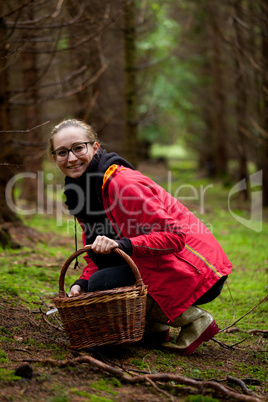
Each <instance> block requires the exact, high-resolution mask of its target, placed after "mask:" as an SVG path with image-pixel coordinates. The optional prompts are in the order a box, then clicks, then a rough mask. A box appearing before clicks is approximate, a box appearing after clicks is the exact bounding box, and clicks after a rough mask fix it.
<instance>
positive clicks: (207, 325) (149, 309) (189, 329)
mask: <svg viewBox="0 0 268 402" xmlns="http://www.w3.org/2000/svg"><path fill="white" fill-rule="evenodd" d="M146 318H147V320H151V321H155V322H158V323H162V324H167V323H168V324H169V325H170V326H171V327H174V328H179V327H181V331H180V333H179V336H178V338H177V340H176V344H173V343H171V342H164V343H163V344H162V346H164V347H165V348H167V349H169V350H172V351H176V352H178V353H180V354H182V355H185V356H186V355H189V354H190V353H192V352H193V351H194V350H195V349H196V348H198V346H199V345H200V344H201V343H202V342H204V341H206V342H207V341H209V340H210V339H211V338H213V336H214V335H216V334H217V333H218V332H219V328H218V326H217V325H216V323H215V320H214V318H213V316H212V315H211V314H209V313H208V312H207V311H205V310H202V309H201V308H199V307H196V306H191V307H189V308H188V309H187V310H185V311H184V312H183V313H182V314H181V315H180V316H179V317H178V318H176V320H174V321H172V322H169V320H168V318H167V316H166V315H165V314H164V312H163V311H162V309H161V308H160V306H159V305H158V304H157V303H156V302H155V301H154V300H153V299H150V298H149V299H148V300H147V304H146Z"/></svg>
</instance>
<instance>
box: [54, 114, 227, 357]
mask: <svg viewBox="0 0 268 402" xmlns="http://www.w3.org/2000/svg"><path fill="white" fill-rule="evenodd" d="M50 152H51V154H52V156H53V158H54V160H55V163H56V164H57V165H58V167H59V168H60V170H61V171H62V172H63V173H64V174H65V175H66V178H65V195H66V204H67V206H68V208H69V211H70V213H71V214H73V215H74V216H75V217H76V218H77V219H78V221H79V223H80V225H81V226H82V228H83V242H84V244H92V250H91V251H90V252H89V253H88V257H86V260H87V263H88V265H87V266H86V267H85V268H84V270H83V273H82V275H81V276H80V278H79V279H78V280H77V281H76V282H75V283H74V285H73V286H72V287H71V291H70V296H76V295H78V294H80V293H82V292H88V291H94V290H104V289H111V288H114V287H120V286H127V285H131V284H133V283H134V282H135V278H134V275H133V274H132V271H131V269H130V268H129V267H128V266H127V265H126V264H125V261H124V260H122V259H121V257H119V256H118V255H116V254H114V253H111V251H112V250H113V249H114V248H115V247H119V248H121V249H122V250H123V251H125V252H126V253H127V254H128V255H130V256H131V258H132V259H133V260H134V261H135V263H136V264H137V266H138V268H139V270H140V273H141V276H142V278H143V281H144V283H145V284H146V285H147V286H148V293H149V296H148V300H147V316H146V319H147V323H152V327H155V325H158V324H159V328H161V325H162V329H164V328H168V326H172V327H180V328H181V331H180V334H179V336H178V338H177V341H176V343H175V344H173V343H171V342H165V343H164V344H163V346H165V347H166V348H169V349H171V350H176V351H178V352H179V353H181V354H185V355H187V354H190V353H192V352H193V351H194V350H195V349H196V348H197V347H198V346H199V345H200V344H201V343H202V342H203V341H208V340H209V339H211V338H212V337H213V336H214V335H215V334H216V333H217V332H218V331H219V330H218V327H217V325H216V323H215V321H214V318H213V317H212V315H211V314H209V313H208V312H206V311H205V310H202V309H200V308H199V307H197V306H199V305H201V304H205V303H208V302H210V301H212V300H213V299H215V298H216V297H217V296H218V295H219V294H220V292H221V290H222V287H223V284H224V281H225V280H226V278H227V275H228V274H229V273H230V272H231V269H232V266H231V263H230V262H229V260H228V258H227V256H226V255H225V253H224V251H223V250H222V248H221V246H220V245H219V243H218V242H217V241H216V239H215V237H214V236H213V235H212V234H211V232H210V231H209V230H208V229H207V228H206V227H205V226H204V225H203V223H202V222H201V221H199V220H198V219H197V218H196V217H195V216H194V215H193V214H192V213H191V212H190V211H189V210H188V209H187V208H186V207H185V206H183V205H182V204H181V203H180V202H179V201H178V200H177V199H175V198H174V197H172V196H171V195H170V194H169V193H167V192H166V191H165V190H164V189H163V188H161V187H160V186H159V185H157V184H156V183H155V182H153V181H152V180H150V179H149V178H148V177H146V176H144V175H143V174H141V173H140V172H138V171H137V170H135V169H134V167H133V166H132V165H131V164H130V163H128V162H127V161H126V160H124V159H123V158H121V157H120V156H119V155H117V154H116V153H114V152H112V153H107V152H106V151H105V150H104V149H103V148H101V147H100V144H99V141H98V138H97V134H96V133H95V131H94V130H93V129H92V127H91V126H89V125H87V124H86V123H84V122H82V121H79V120H65V121H63V122H61V123H60V124H59V125H57V126H56V127H55V128H54V129H53V131H52V133H51V138H50ZM163 324H164V327H163Z"/></svg>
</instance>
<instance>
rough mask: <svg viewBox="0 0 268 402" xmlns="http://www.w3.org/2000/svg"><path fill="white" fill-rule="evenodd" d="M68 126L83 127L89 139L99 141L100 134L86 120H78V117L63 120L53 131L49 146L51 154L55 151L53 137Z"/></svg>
mask: <svg viewBox="0 0 268 402" xmlns="http://www.w3.org/2000/svg"><path fill="white" fill-rule="evenodd" d="M67 127H78V128H81V129H82V130H84V131H85V133H86V135H87V138H88V140H89V141H94V142H95V141H96V142H99V139H98V134H97V133H96V131H95V130H94V128H93V127H92V126H90V125H89V124H87V123H86V122H84V121H82V120H77V119H69V120H63V121H62V122H60V123H59V124H57V125H56V126H55V127H54V128H53V130H52V131H51V134H50V138H49V148H48V152H49V155H51V152H53V151H54V144H53V139H54V137H55V135H56V134H58V132H59V131H60V130H62V129H63V128H67Z"/></svg>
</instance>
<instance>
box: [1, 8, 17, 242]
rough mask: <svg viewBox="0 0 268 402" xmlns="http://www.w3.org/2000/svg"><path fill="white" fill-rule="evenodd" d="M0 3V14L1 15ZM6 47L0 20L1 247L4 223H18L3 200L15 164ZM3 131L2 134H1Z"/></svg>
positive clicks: (8, 239)
mask: <svg viewBox="0 0 268 402" xmlns="http://www.w3.org/2000/svg"><path fill="white" fill-rule="evenodd" d="M1 8H2V6H1V3H0V14H1V15H2V12H1V11H2V9H1ZM6 49H7V47H6V26H5V22H4V20H3V18H0V71H1V72H0V131H2V132H1V133H0V139H1V159H0V189H1V191H0V244H1V245H2V246H4V247H5V246H8V245H12V240H11V237H10V235H9V233H8V230H7V228H6V227H5V224H6V223H10V222H15V221H18V217H17V215H16V214H15V213H14V212H13V211H12V210H11V209H10V208H9V206H8V204H7V202H6V198H5V188H6V186H7V184H8V182H9V180H10V179H11V178H12V176H13V170H14V166H13V165H16V163H17V160H16V156H15V153H14V152H13V149H12V142H11V135H12V134H10V133H7V131H9V130H10V128H11V127H10V110H9V103H8V96H7V93H8V70H7V68H6V64H7V63H8V58H7V57H8V56H7V53H8V52H7V50H6ZM3 131H4V132H3Z"/></svg>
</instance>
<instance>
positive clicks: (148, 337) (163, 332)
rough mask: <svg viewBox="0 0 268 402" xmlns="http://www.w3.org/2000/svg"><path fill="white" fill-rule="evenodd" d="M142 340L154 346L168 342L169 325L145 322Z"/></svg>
mask: <svg viewBox="0 0 268 402" xmlns="http://www.w3.org/2000/svg"><path fill="white" fill-rule="evenodd" d="M143 338H144V340H145V341H147V342H152V343H155V344H160V345H161V344H162V343H163V342H168V341H169V325H165V324H161V323H159V322H153V321H149V320H146V324H145V331H144V336H143Z"/></svg>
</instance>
